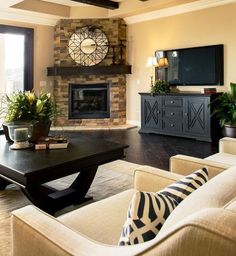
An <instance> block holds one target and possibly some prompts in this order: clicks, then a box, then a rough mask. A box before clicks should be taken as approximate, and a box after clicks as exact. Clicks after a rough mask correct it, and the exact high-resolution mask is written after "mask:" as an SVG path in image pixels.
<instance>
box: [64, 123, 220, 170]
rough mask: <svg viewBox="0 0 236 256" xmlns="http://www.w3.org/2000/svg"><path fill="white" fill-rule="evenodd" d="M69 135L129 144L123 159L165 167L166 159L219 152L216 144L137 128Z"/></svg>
mask: <svg viewBox="0 0 236 256" xmlns="http://www.w3.org/2000/svg"><path fill="white" fill-rule="evenodd" d="M66 134H67V135H68V137H74V136H75V137H76V136H79V135H80V134H82V135H85V136H89V137H93V138H101V139H105V140H110V141H116V142H120V143H124V144H128V145H129V148H128V149H127V150H126V158H125V160H127V161H130V162H133V163H137V164H143V165H151V166H154V167H158V168H162V169H166V170H168V168H169V158H170V157H171V156H173V155H176V154H185V155H189V156H195V157H200V158H204V157H207V156H209V155H211V154H214V153H216V152H218V145H217V144H213V143H209V142H202V141H196V140H193V139H185V138H180V137H172V136H164V135H156V134H140V133H138V128H135V129H129V130H99V131H83V132H81V131H79V132H67V133H66Z"/></svg>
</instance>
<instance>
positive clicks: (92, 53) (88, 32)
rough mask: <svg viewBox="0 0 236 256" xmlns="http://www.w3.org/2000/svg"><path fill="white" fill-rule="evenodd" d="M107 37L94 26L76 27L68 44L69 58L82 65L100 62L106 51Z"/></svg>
mask: <svg viewBox="0 0 236 256" xmlns="http://www.w3.org/2000/svg"><path fill="white" fill-rule="evenodd" d="M108 46H109V43H108V39H107V37H106V35H105V33H104V32H103V31H102V30H101V29H99V28H97V27H94V26H86V27H82V28H78V29H77V30H76V32H75V33H73V34H72V36H71V37H70V40H69V44H68V51H69V54H70V56H71V58H72V59H73V60H74V61H75V62H76V63H78V64H79V65H82V66H94V65H97V64H98V63H100V62H101V61H102V60H103V59H104V58H105V57H106V55H107V53H108V48H109V47H108Z"/></svg>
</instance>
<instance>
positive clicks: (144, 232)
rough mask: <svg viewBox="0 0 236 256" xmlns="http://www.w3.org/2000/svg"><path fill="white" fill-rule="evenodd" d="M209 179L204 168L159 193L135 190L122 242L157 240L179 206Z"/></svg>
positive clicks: (129, 243) (120, 242)
mask: <svg viewBox="0 0 236 256" xmlns="http://www.w3.org/2000/svg"><path fill="white" fill-rule="evenodd" d="M207 181H208V172H207V169H206V168H203V169H200V170H197V171H195V172H194V173H193V174H190V175H188V176H186V177H184V178H182V179H181V180H179V181H178V182H176V183H174V184H172V185H170V186H168V187H166V188H165V189H163V190H161V191H159V192H156V193H153V192H137V193H135V194H134V196H133V198H132V201H131V203H130V205H129V208H128V212H127V219H126V221H125V224H124V226H123V230H122V233H121V237H120V240H119V245H131V244H138V243H142V242H146V241H149V240H151V239H153V238H154V237H155V236H156V235H157V233H158V232H159V231H160V229H161V227H162V225H163V224H164V222H165V220H166V219H167V218H168V216H169V215H170V214H171V212H172V211H173V210H174V209H175V207H176V206H177V205H178V204H179V203H180V202H181V201H182V200H184V199H185V198H186V197H187V196H188V195H190V194H191V193H192V192H193V191H194V190H196V189H197V188H199V187H200V186H201V185H203V184H204V183H205V182H207Z"/></svg>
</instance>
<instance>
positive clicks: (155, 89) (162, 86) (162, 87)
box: [150, 79, 170, 96]
mask: <svg viewBox="0 0 236 256" xmlns="http://www.w3.org/2000/svg"><path fill="white" fill-rule="evenodd" d="M167 92H170V87H169V85H168V84H167V83H166V82H165V81H164V80H160V79H158V80H156V81H155V83H154V85H153V86H152V87H151V90H150V94H151V95H152V96H153V95H154V94H157V93H167Z"/></svg>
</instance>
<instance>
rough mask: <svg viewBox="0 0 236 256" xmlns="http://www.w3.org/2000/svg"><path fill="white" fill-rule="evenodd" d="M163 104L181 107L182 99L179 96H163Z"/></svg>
mask: <svg viewBox="0 0 236 256" xmlns="http://www.w3.org/2000/svg"><path fill="white" fill-rule="evenodd" d="M163 106H167V107H170V106H172V107H182V106H183V99H181V98H179V97H163Z"/></svg>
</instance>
